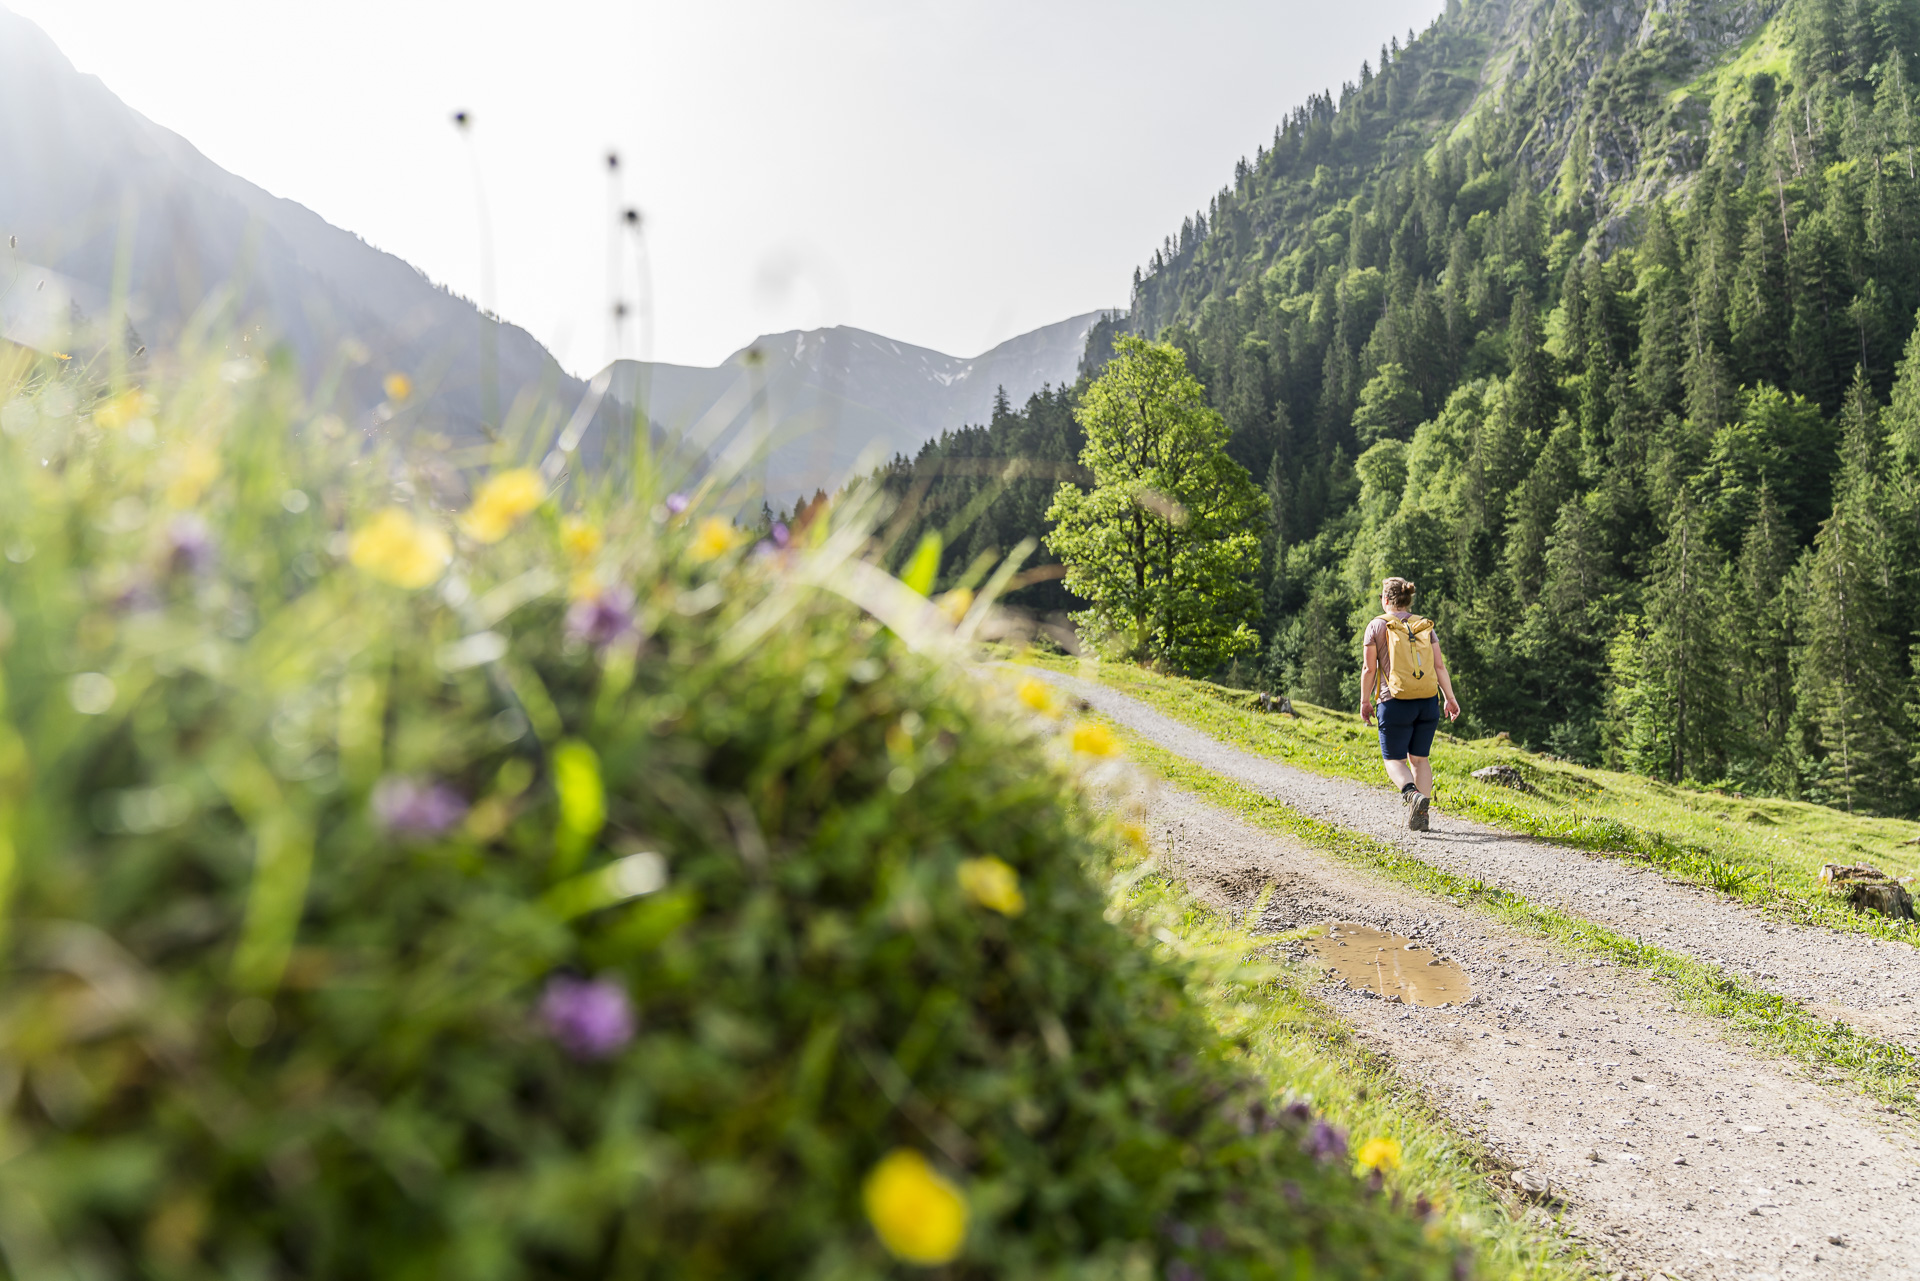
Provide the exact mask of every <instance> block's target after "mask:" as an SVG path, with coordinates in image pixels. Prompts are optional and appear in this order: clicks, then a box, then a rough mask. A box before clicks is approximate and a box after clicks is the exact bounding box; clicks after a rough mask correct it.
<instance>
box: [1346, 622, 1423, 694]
mask: <svg viewBox="0 0 1920 1281" xmlns="http://www.w3.org/2000/svg"><path fill="white" fill-rule="evenodd" d="M1393 617H1394V618H1396V619H1398V620H1399V621H1401V622H1403V623H1404V622H1406V621H1407V620H1408V619H1409V618H1412V617H1413V611H1412V610H1410V609H1396V610H1394V611H1393ZM1429 635H1431V636H1432V637H1433V646H1434V648H1435V649H1438V648H1439V647H1440V632H1439V629H1438V628H1436V629H1434V630H1433V631H1432V632H1431V633H1429ZM1361 644H1362V645H1366V646H1371V647H1372V648H1373V650H1374V652H1375V653H1377V654H1378V655H1379V656H1380V660H1379V668H1378V674H1377V677H1376V679H1378V680H1379V682H1380V685H1381V692H1382V693H1384V692H1385V687H1386V683H1387V666H1388V663H1387V620H1386V619H1384V618H1376V619H1374V620H1373V621H1372V622H1371V623H1368V624H1367V632H1366V636H1365V638H1364V639H1363V640H1362V641H1361Z"/></svg>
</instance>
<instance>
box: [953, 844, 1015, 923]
mask: <svg viewBox="0 0 1920 1281" xmlns="http://www.w3.org/2000/svg"><path fill="white" fill-rule="evenodd" d="M954 877H955V879H956V880H958V881H959V882H960V891H961V893H963V894H965V895H966V896H967V897H968V898H970V899H972V900H973V901H974V902H976V903H978V904H979V905H980V906H981V907H990V908H992V909H993V910H994V911H996V912H998V913H1000V915H1002V916H1018V915H1020V913H1022V912H1024V911H1025V910H1026V908H1027V898H1026V895H1024V894H1022V893H1021V892H1020V873H1018V872H1016V871H1014V870H1013V868H1011V867H1009V866H1008V865H1007V864H1006V863H1005V862H1004V861H1002V860H1000V859H997V858H995V857H994V856H993V855H991V854H989V855H987V856H986V857H985V858H968V859H962V860H960V866H959V867H958V868H957V869H955V871H954Z"/></svg>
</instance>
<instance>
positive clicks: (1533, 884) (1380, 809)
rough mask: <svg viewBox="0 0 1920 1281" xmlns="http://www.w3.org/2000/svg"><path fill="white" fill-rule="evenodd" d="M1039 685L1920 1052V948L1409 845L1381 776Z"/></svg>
mask: <svg viewBox="0 0 1920 1281" xmlns="http://www.w3.org/2000/svg"><path fill="white" fill-rule="evenodd" d="M1034 674H1035V675H1039V676H1044V677H1045V678H1046V679H1049V680H1052V681H1053V682H1055V683H1056V684H1058V685H1059V686H1060V687H1061V688H1063V689H1065V690H1067V691H1069V692H1070V693H1072V694H1074V695H1077V696H1078V697H1080V698H1083V699H1085V700H1086V701H1087V702H1088V703H1089V704H1090V705H1091V706H1092V707H1093V708H1094V709H1095V710H1096V711H1099V712H1101V713H1103V714H1105V715H1107V716H1110V717H1112V718H1113V719H1114V720H1115V721H1118V722H1119V723H1120V724H1122V725H1125V726H1126V727H1127V728H1128V729H1130V730H1133V731H1134V732H1136V733H1138V734H1140V735H1142V736H1144V737H1145V738H1147V739H1149V740H1151V741H1152V742H1155V743H1157V744H1159V745H1160V746H1161V747H1164V748H1166V749H1167V750H1168V751H1171V752H1175V753H1177V754H1179V755H1181V756H1184V757H1186V758H1187V759H1188V760H1190V761H1193V762H1194V763H1195V764H1197V765H1200V766H1203V767H1204V768H1206V769H1208V770H1211V771H1213V772H1214V773H1217V774H1220V775H1222V776H1224V777H1227V778H1230V779H1232V780H1234V781H1235V782H1238V783H1241V784H1243V785H1245V786H1247V787H1250V788H1253V789H1254V790H1256V791H1258V792H1261V793H1263V794H1265V795H1267V796H1271V797H1273V798H1274V799H1276V800H1279V801H1282V802H1284V803H1286V804H1287V805H1289V806H1291V807H1293V808H1294V809H1297V810H1299V811H1301V812H1302V813H1305V814H1310V815H1313V816H1315V817H1317V818H1321V819H1325V820H1327V821H1329V822H1333V823H1338V824H1339V825H1340V826H1342V827H1346V828H1349V829H1352V830H1355V831H1360V832H1365V833H1366V834H1368V835H1369V836H1375V837H1379V838H1380V839H1382V840H1385V841H1389V842H1391V843H1393V844H1394V845H1397V846H1399V847H1401V848H1403V849H1405V850H1406V851H1407V852H1409V853H1411V854H1413V855H1415V856H1416V857H1418V858H1421V859H1423V860H1425V861H1426V862H1428V863H1431V864H1433V865H1434V866H1436V867H1441V868H1444V869H1446V870H1447V871H1449V872H1454V873H1456V874H1464V875H1468V876H1476V877H1479V878H1480V879H1482V880H1484V881H1486V882H1488V883H1489V884H1492V885H1497V886H1499V887H1500V888H1502V889H1505V890H1510V891H1512V892H1514V893H1518V894H1523V895H1525V896H1526V897H1527V898H1529V899H1532V900H1533V901H1534V902H1536V903H1542V904H1551V905H1553V906H1556V907H1559V908H1561V909H1563V910H1565V911H1567V912H1570V913H1572V914H1575V915H1578V916H1581V917H1584V918H1586V919H1587V920H1590V921H1596V922H1599V923H1602V924H1605V925H1607V926H1610V927H1612V928H1614V929H1617V930H1619V931H1620V932H1622V933H1624V934H1627V935H1630V936H1632V937H1634V938H1638V939H1641V940H1643V941H1645V942H1648V943H1652V944H1655V945H1657V946H1659V947H1663V948H1665V949H1667V950H1668V951H1671V952H1676V953H1680V954H1683V955H1689V956H1694V957H1697V958H1699V959H1701V960H1705V961H1710V962H1713V963H1715V964H1718V965H1720V966H1722V967H1724V968H1725V969H1727V970H1728V971H1730V972H1733V973H1737V974H1740V975H1742V976H1743V977H1745V978H1746V979H1747V980H1749V981H1750V982H1752V983H1753V984H1754V985H1755V986H1758V987H1761V988H1765V989H1767V990H1770V991H1774V992H1778V993H1780V994H1781V995H1784V996H1789V997H1792V998H1793V999H1795V1000H1797V1001H1799V1002H1801V1003H1803V1004H1804V1005H1806V1006H1807V1007H1808V1008H1809V1009H1810V1010H1812V1011H1814V1012H1817V1013H1822V1014H1825V1015H1828V1016H1838V1017H1844V1018H1845V1019H1846V1020H1847V1021H1848V1022H1850V1023H1852V1024H1853V1025H1854V1026H1856V1027H1858V1028H1859V1029H1860V1030H1861V1031H1863V1032H1867V1033H1869V1034H1871V1035H1874V1036H1879V1037H1881V1038H1883V1039H1886V1040H1892V1041H1897V1042H1900V1043H1902V1044H1905V1045H1907V1046H1909V1047H1914V1048H1920V1005H1916V998H1917V997H1920V949H1916V948H1913V947H1909V946H1907V945H1905V944H1899V943H1884V942H1881V941H1879V940H1877V939H1872V938H1868V937H1866V936H1864V935H1859V934H1846V933H1840V932H1836V931H1833V930H1826V929H1820V928H1818V927H1808V926H1798V925H1790V924H1784V923H1781V922H1779V921H1775V920H1770V919H1769V918H1767V917H1766V916H1765V915H1764V914H1762V913H1760V912H1758V911H1756V910H1754V909H1752V908H1748V907H1745V906H1742V905H1740V904H1738V903H1735V902H1734V901H1733V900H1731V899H1728V898H1726V897H1724V896H1722V895H1719V894H1716V893H1714V892H1712V891H1710V890H1705V889H1702V888H1700V887H1698V886H1695V885H1690V884H1687V883H1684V882H1678V881H1669V880H1667V879H1665V878H1664V877H1662V876H1661V875H1660V873H1658V872H1656V871H1654V870H1652V869H1651V868H1649V867H1647V866H1646V865H1645V864H1642V863H1638V862H1634V861H1630V860H1627V859H1622V858H1612V857H1607V856H1605V855H1594V854H1587V853H1583V852H1582V851H1580V850H1575V849H1569V848H1567V847H1565V846H1558V845H1551V844H1547V843H1545V842H1541V841H1536V840H1531V839H1529V838H1527V837H1524V836H1516V835H1513V834H1512V833H1509V832H1502V831H1499V830H1497V829H1495V828H1491V827H1486V826H1483V825H1481V824H1478V823H1473V822H1469V821H1467V820H1464V819H1460V818H1457V817H1454V816H1452V815H1448V814H1444V813H1441V812H1439V811H1438V810H1436V811H1434V813H1433V815H1432V830H1431V831H1428V832H1410V831H1408V830H1407V828H1406V812H1405V811H1404V810H1403V809H1402V808H1401V807H1400V803H1399V800H1398V799H1397V798H1396V797H1395V796H1394V794H1393V792H1392V790H1391V789H1390V788H1389V787H1388V786H1387V784H1386V782H1385V776H1384V774H1383V775H1382V781H1381V783H1379V784H1378V785H1373V786H1369V785H1367V784H1364V783H1356V782H1353V781H1350V780H1348V779H1339V778H1327V777H1324V776H1322V775H1318V774H1311V773H1308V772H1306V771H1304V770H1299V769H1295V768H1293V767H1292V766H1290V765H1283V764H1281V763H1279V762H1277V761H1272V760H1268V759H1266V758H1264V757H1260V756H1255V755H1253V754H1252V753H1249V752H1244V751H1241V750H1239V749H1238V748H1234V747H1229V746H1227V745H1226V744H1224V743H1221V742H1219V741H1218V740H1217V739H1214V738H1211V737H1209V736H1208V735H1206V734H1203V733H1201V732H1200V731H1198V730H1195V729H1190V728H1188V727H1187V726H1185V725H1182V724H1180V723H1179V722H1178V721H1175V720H1172V719H1171V718H1169V717H1166V716H1164V715H1162V714H1160V713H1159V712H1156V711H1154V710H1153V709H1152V708H1150V707H1147V706H1146V705H1145V704H1142V703H1140V702H1138V701H1136V700H1134V699H1132V698H1129V697H1127V696H1126V695H1124V694H1120V693H1117V692H1116V691H1114V690H1111V689H1108V688H1106V687H1105V686H1102V685H1098V684H1095V683H1093V682H1091V681H1084V680H1079V679H1077V678H1074V677H1070V676H1062V675H1058V674H1054V673H1046V672H1040V671H1035V672H1034ZM1917 1270H1920V1265H1917Z"/></svg>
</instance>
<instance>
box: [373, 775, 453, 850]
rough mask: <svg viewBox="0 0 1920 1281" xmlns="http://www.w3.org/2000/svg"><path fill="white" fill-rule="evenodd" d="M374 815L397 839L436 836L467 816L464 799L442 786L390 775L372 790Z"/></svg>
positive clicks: (443, 784) (449, 788) (444, 785)
mask: <svg viewBox="0 0 1920 1281" xmlns="http://www.w3.org/2000/svg"><path fill="white" fill-rule="evenodd" d="M373 815H374V817H375V818H377V819H379V820H380V825H381V826H382V827H384V828H386V829H387V830H388V831H389V832H392V833H393V834H394V835H396V836H409V837H414V838H426V837H433V836H439V835H441V834H442V833H443V832H445V831H447V830H448V829H449V828H451V827H452V826H453V825H454V824H456V823H458V822H459V821H460V820H461V819H463V818H465V817H466V816H467V802H466V798H465V797H463V796H461V795H460V793H458V792H456V791H454V790H453V789H452V788H451V787H448V786H447V785H446V784H445V783H436V782H427V783H422V782H420V781H419V780H417V779H411V778H396V777H393V776H389V777H387V778H383V779H381V780H380V782H379V784H378V785H377V786H375V788H374V789H373Z"/></svg>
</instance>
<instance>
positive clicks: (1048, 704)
mask: <svg viewBox="0 0 1920 1281" xmlns="http://www.w3.org/2000/svg"><path fill="white" fill-rule="evenodd" d="M1019 694H1020V701H1021V702H1023V703H1025V704H1026V705H1027V706H1028V707H1030V708H1032V709H1033V710H1034V711H1036V712H1038V713H1040V714H1041V715H1042V716H1058V715H1059V714H1060V700H1059V698H1057V697H1056V696H1055V695H1054V692H1053V686H1051V685H1049V684H1047V683H1046V682H1045V681H1042V680H1035V679H1034V678H1033V677H1031V676H1029V677H1027V678H1026V679H1024V680H1022V681H1021V682H1020V690H1019Z"/></svg>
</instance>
